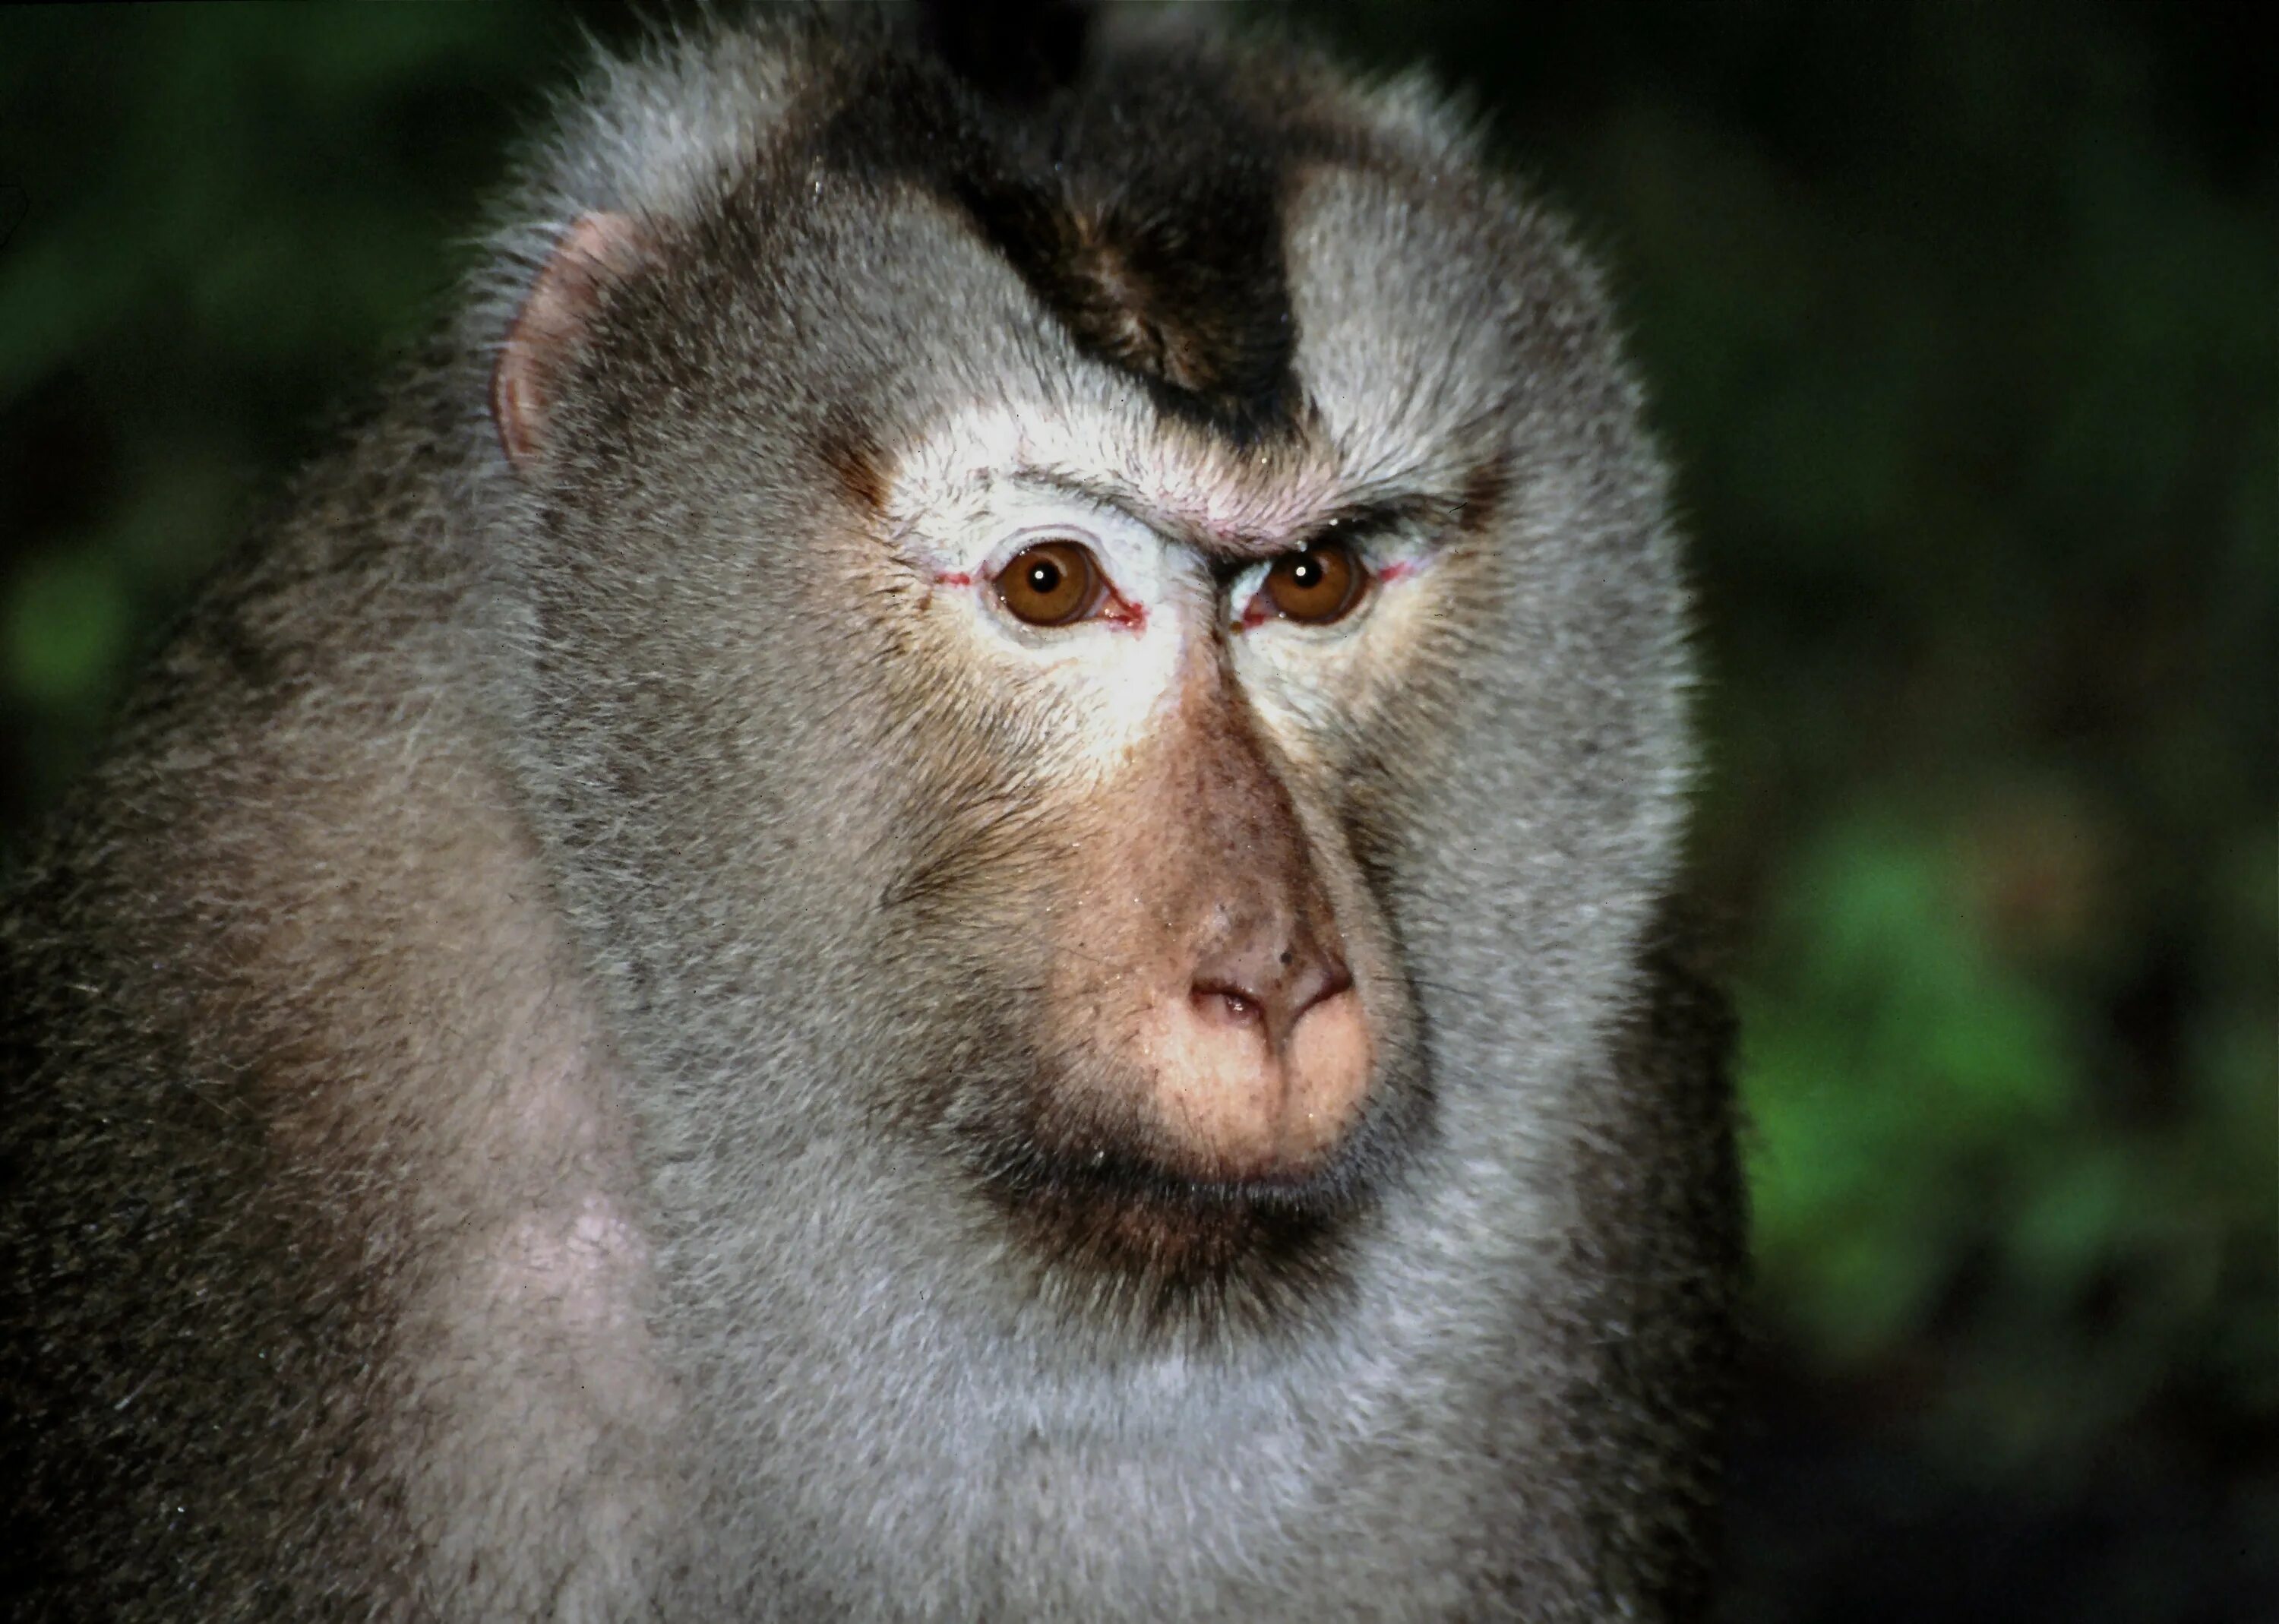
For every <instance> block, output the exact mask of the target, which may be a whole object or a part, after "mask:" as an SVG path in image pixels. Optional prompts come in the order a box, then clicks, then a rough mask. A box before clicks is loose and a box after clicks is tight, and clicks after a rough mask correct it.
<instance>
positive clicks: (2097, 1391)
mask: <svg viewBox="0 0 2279 1624" xmlns="http://www.w3.org/2000/svg"><path fill="white" fill-rule="evenodd" d="M1291 11H1292V12H1293V15H1294V16H1295V17H1296V18H1297V19H1298V20H1299V21H1300V23H1301V26H1303V27H1307V28H1308V29H1311V30H1313V31H1316V33H1318V34H1320V35H1321V36H1323V37H1324V38H1325V39H1326V40H1328V41H1329V42H1331V43H1332V44H1333V45H1334V46H1335V47H1336V48H1337V49H1339V50H1340V51H1342V52H1343V53H1344V54H1345V55H1346V56H1347V57H1349V58H1351V59H1353V60H1354V61H1356V62H1358V63H1361V64H1363V65H1370V66H1372V67H1377V68H1381V69H1384V70H1386V71H1390V70H1392V69H1394V68H1397V67H1400V66H1403V65H1408V64H1411V63H1418V62H1422V63H1425V64H1428V65H1431V67H1432V68H1433V69H1434V70H1435V71H1436V72H1437V73H1438V74H1439V76H1440V77H1441V78H1442V79H1443V80H1445V81H1446V82H1448V83H1450V84H1453V85H1454V86H1456V87H1459V88H1461V89H1462V90H1463V91H1464V92H1465V93H1466V94H1468V95H1469V96H1470V97H1471V98H1472V101H1473V103H1474V104H1475V105H1476V107H1477V110H1478V111H1479V114H1480V116H1481V117H1482V119H1483V120H1484V121H1485V125H1486V126H1487V128H1488V129H1489V131H1490V132H1491V138H1492V142H1493V143H1494V144H1495V146H1496V147H1497V148H1498V149H1500V151H1501V152H1502V153H1504V154H1505V155H1506V157H1508V161H1509V162H1510V163H1511V164H1512V165H1515V167H1516V168H1517V170H1518V171H1519V172H1521V173H1522V174H1523V176H1525V177H1527V178H1528V179H1529V180H1531V182H1532V184H1534V185H1535V186H1536V187H1537V188H1539V189H1540V190H1541V191H1542V192H1544V193H1545V194H1546V195H1549V196H1551V197H1552V198H1554V199H1555V200H1556V201H1558V202H1559V203H1562V205H1564V206H1565V207H1566V208H1568V209H1569V211H1571V212H1572V213H1573V214H1574V215H1575V216H1576V217H1577V218H1579V219H1580V220H1581V221H1582V222H1583V223H1584V226H1585V233H1586V235H1587V236H1588V237H1589V238H1590V239H1591V240H1592V241H1594V242H1595V243H1596V244H1597V245H1599V247H1600V249H1602V250H1603V252H1604V254H1605V256H1606V257H1607V258H1608V261H1609V262H1610V263H1611V264H1613V265H1614V266H1615V272H1616V281H1617V286H1618V287H1619V289H1620V292H1621V296H1622V301H1623V309H1624V311H1625V315H1626V318H1627V319H1628V321H1629V323H1630V325H1631V329H1632V331H1633V333H1634V334H1635V341H1636V349H1637V353H1638V356H1639V358H1640V360H1641V363H1642V365H1643V368H1644V371H1645V372H1646V374H1647V376H1648V377H1649V379H1651V381H1652V385H1653V389H1654V417H1655V420H1656V423H1657V425H1658V426H1659V429H1660V431H1661V433H1662V435H1663V436H1664V438H1665V440H1666V441H1667V443H1668V444H1669V447H1670V448H1671V450H1672V451H1673V453H1674V455H1675V456H1676V457H1677V461H1678V463H1679V464H1680V465H1681V468H1682V470H1683V474H1682V478H1681V481H1680V487H1681V491H1682V494H1683V499H1684V508H1685V515H1686V521H1687V525H1688V528H1689V529H1690V531H1691V532H1692V535H1693V537H1694V539H1695V542H1696V552H1695V558H1696V568H1697V571H1698V574H1699V579H1700V588H1701V597H1702V603H1703V608H1702V613H1701V624H1702V633H1701V641H1702V646H1703V650H1704V654H1705V656H1706V659H1707V666H1708V669H1709V671H1710V674H1711V675H1710V681H1709V683H1708V686H1707V690H1706V693H1705V696H1704V700H1705V707H1706V720H1707V726H1708V730H1709V732H1710V735H1711V737H1712V740H1713V752H1714V758H1715V772H1714V775H1713V776H1712V777H1711V778H1710V779H1709V780H1708V782H1707V785H1706V786H1705V788H1704V790H1703V793H1702V796H1701V818H1700V837H1699V840H1698V844H1697V855H1698V864H1697V866H1698V869H1699V874H1700V887H1701V890H1702V891H1703V892H1704V894H1705V895H1706V897H1707V899H1708V900H1709V903H1710V905H1711V908H1712V911H1713V913H1714V915H1715V917H1716V918H1718V919H1719V920H1720V921H1722V922H1723V928H1724V934H1725V937H1726V939H1727V941H1728V943H1729V959H1730V971H1731V977H1732V981H1733V984H1734V985H1735V986H1736V988H1737V989H1738V997H1739V1001H1740V1006H1741V1010H1742V1014H1743V1019H1744V1032H1745V1038H1744V1048H1743V1053H1742V1057H1741V1061H1742V1063H1741V1078H1740V1081H1741V1087H1742V1091H1743V1096H1744V1099H1745V1102H1746V1108H1747V1110H1748V1113H1749V1116H1750V1122H1751V1126H1750V1130H1749V1137H1748V1153H1749V1160H1750V1168H1751V1175H1752V1185H1753V1192H1754V1199H1755V1204H1756V1214H1757V1235H1758V1243H1759V1244H1758V1251H1759V1256H1760V1273H1759V1278H1758V1280H1757V1283H1756V1302H1757V1306H1758V1313H1757V1315H1756V1324H1757V1333H1756V1339H1755V1344H1754V1346H1753V1352H1752V1355H1751V1360H1750V1374H1749V1379H1748V1387H1747V1395H1746V1405H1745V1407H1744V1413H1743V1416H1742V1421H1741V1426H1740V1433H1739V1437H1738V1457H1737V1459H1736V1463H1735V1467H1734V1481H1733V1507H1732V1517H1731V1522H1732V1527H1731V1532H1730V1546H1731V1551H1730V1566H1731V1569H1732V1575H1733V1584H1732V1596H1731V1601H1730V1609H1729V1613H1730V1618H1731V1619H1732V1620H1749V1621H1752V1624H1758V1621H1761V1624H1776V1621H1777V1624H1786V1621H1791V1620H1795V1621H1803V1620H1829V1621H1831V1624H1833V1621H1837V1620H1844V1621H1847V1624H1858V1621H1866V1624H1873V1621H1875V1620H1902V1619H1905V1620H1925V1619H1938V1620H2115V1621H2122V1620H2125V1621H2129V1624H2136V1621H2139V1620H2142V1621H2145V1624H2152V1621H2160V1624H2201V1621H2205V1624H2249V1621H2251V1620H2279V127H2275V124H2274V121H2273V119H2272V118H2271V115H2270V113H2269V112H2268V111H2267V107H2268V105H2269V104H2270V103H2269V97H2270V93H2271V89H2272V87H2273V85H2274V84H2275V83H2279V74H2275V72H2274V68H2275V61H2274V58H2273V57H2271V56H2270V55H2269V54H2268V53H2267V51H2266V50H2263V49H2262V48H2261V42H2260V35H2259V34H2258V33H2257V32H2256V30H2255V27H2254V25H2253V23H2252V15H2251V11H2250V10H2249V8H2247V7H2246V6H2244V5H2241V6H2237V7H2232V8H2220V7H2214V6H2196V5H2186V4H2137V5H2129V4H2113V3H2105V4H2091V3H2087V0H2084V3H2082V4H2057V3H2055V0H1975V3H1968V4H1966V3H1964V0H1907V3H1898V0H1895V3H1891V4H1874V5H1868V4H1860V5H1851V4H1789V3H1786V0H1732V3H1729V4H1684V3H1680V0H1666V3H1662V4H1649V3H1645V0H1626V3H1623V4H1597V5H1591V6H1560V5H1549V4H1544V5H1527V4H1507V3H1495V4H1491V3H1488V0H1477V3H1474V4H1464V3H1460V0H1448V3H1446V4H1434V5H1417V4H1396V3H1393V0H1339V3H1334V4H1320V5H1314V6H1299V7H1293V8H1291ZM579 27H589V28H591V29H592V30H593V31H594V32H595V33H596V34H599V35H600V36H601V37H602V38H604V39H612V40H614V39H623V38H625V37H626V36H627V35H628V34H630V33H631V32H632V28H633V24H632V22H631V20H630V19H628V18H627V17H625V15H624V14H622V13H621V12H618V11H615V10H613V9H611V8H608V7H604V6H601V5H596V4H588V5H585V6H582V7H574V8H572V9H569V10H562V9H557V8H553V7H545V6H540V5H536V4H499V5H494V6H489V7H485V8H482V9H475V8H472V7H468V8H461V7H424V6H423V7H393V6H390V7H375V8H363V9H355V10H349V9H342V8H333V7H323V8H311V9H305V10H304V9H288V8H285V7H280V6H254V7H233V8H191V9H183V10H173V9H167V10H128V11H105V10H101V9H96V8H58V9H54V10H49V11H9V12H6V13H4V14H0V852H4V851H5V850H7V849H10V848H20V846H21V843H22V841H23V840H24V839H26V838H27V835H28V832H29V831H31V829H32V828H33V827H34V826H35V823H36V820H37V819H38V817H39V816H40V815H41V814H42V811H43V809H44V808H48V807H49V806H50V805H51V804H52V802H53V801H54V799H55V797H56V795H57V793H58V788H59V786H61V785H64V784H65V782H67V781H68V779H69V778H70V777H71V776H72V774H73V771H74V770H75V769H76V768H77V767H78V766H79V765H80V764H81V763H82V762H84V760H85V759H86V757H87V755H88V750H89V748H90V747H91V746H92V744H93V743H94V742H95V740H96V739H97V738H98V737H99V734H100V730H101V727H102V724H103V720H104V715H105V712H106V710H107V709H108V708H109V707H110V706H111V704H112V703H113V702H114V701H115V700H116V698H117V696H118V694H119V691H120V686H121V684H122V682H123V681H124V680H125V679H126V678H127V675H128V674H129V673H130V672H131V670H133V668H134V663H135V661H136V659H137V658H138V656H139V655H142V653H143V652H145V651H147V649H148V648H149V647H150V644H151V642H152V640H153V639H154V638H155V637H157V635H159V633H160V632H162V631H163V628H164V625H165V622H166V619H167V617H168V616H169V615H170V614H171V613H173V612H175V611H176V610H178V609H179V608H180V605H181V604H182V602H183V601H184V600H185V597H186V594H188V591H189V590H190V588H191V586H192V585H193V584H194V583H195V581H196V578H197V577H198V576H199V575H200V574H201V572H202V571H203V570H204V569H205V568H206V567H207V566H208V565H209V564H210V563H211V562H212V561H213V560H214V559H215V557H216V556H217V555H219V553H220V551H221V550H222V549H224V548H226V547H228V546H229V545H230V544H231V543H232V541H233V540H234V538H235V537H237V536H238V535H239V534H240V533H241V532H242V530H243V529H244V527H245V525H246V524H247V522H248V519H249V517H250V516H252V515H253V514H255V513H257V511H258V509H259V507H260V504H261V503H262V502H263V501H265V499H268V498H271V497H273V496H274V494H275V493H276V492H277V490H278V488H279V486H280V481H281V480H282V479H283V478H284V476H285V474H286V473H287V472H288V471H289V470H290V469H291V468H292V467H293V466H294V465H295V463H298V462H299V461H301V460H303V458H305V457H307V456H310V455H311V454H312V453H313V452H315V451H317V450H318V449H321V448H323V446H324V445H325V444H326V441H327V440H328V439H329V438H330V437H332V436H333V435H334V434H335V433H337V432H338V425H340V424H341V423H342V422H343V421H346V420H350V419H352V417H353V416H354V414H355V413H356V411H357V410H358V409H359V407H360V406H361V405H362V404H363V403H364V402H368V401H369V399H370V398H371V396H372V392H373V391H374V389H375V388H377V387H379V384H380V380H382V379H384V378H385V376H386V372H387V368H388V362H389V358H390V356H392V355H393V354H395V352H397V351H399V350H401V349H403V347H404V346H406V345H407V344H408V343H410V342H411V341H412V340H413V339H414V338H415V337H416V336H417V335H418V333H420V332H421V331H422V329H423V328H424V327H425V326H426V325H427V324H428V323H429V322H430V321H431V320H433V319H434V316H435V314H436V312H437V311H438V310H440V308H441V305H442V303H444V302H445V301H446V300H447V299H448V297H449V289H450V287H451V285H452V280H453V278H454V277H455V276H456V275H457V273H458V272H460V271H461V270H462V269H464V265H465V264H466V261H467V255H468V249H467V235H468V234H469V233H471V231H472V227H473V224H474V221H475V219H476V216H477V209H478V207H479V203H480V198H481V196H482V195H483V193H484V191H485V189H486V188H487V187H488V186H490V185H491V184H493V183H494V182H495V180H496V179H497V178H498V176H499V174H500V173H501V171H502V167H503V157H504V153H505V150H506V144H507V142H508V140H509V138H510V136H511V135H512V134H513V133H514V132H515V131H517V130H518V129H519V128H522V127H524V126H526V125H527V124H528V123H529V122H530V120H531V119H532V118H533V115H535V114H536V113H537V112H538V111H539V110H540V109H541V106H542V104H543V103H542V89H543V88H544V87H546V86H548V85H549V84H556V83H559V82H561V81H562V80H563V79H564V76H565V74H566V73H568V72H570V71H571V70H572V67H573V66H574V64H575V62H576V60H577V56H578V50H579V42H578V30H579ZM0 861H4V858H0Z"/></svg>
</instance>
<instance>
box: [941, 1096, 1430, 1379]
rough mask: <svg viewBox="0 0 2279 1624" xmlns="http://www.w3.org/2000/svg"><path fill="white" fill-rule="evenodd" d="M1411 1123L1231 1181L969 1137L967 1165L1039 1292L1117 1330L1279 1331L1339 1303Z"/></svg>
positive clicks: (1031, 1137)
mask: <svg viewBox="0 0 2279 1624" xmlns="http://www.w3.org/2000/svg"><path fill="white" fill-rule="evenodd" d="M1409 1115H1412V1114H1410V1113H1408V1112H1405V1111H1401V1110H1398V1109H1393V1110H1385V1111H1380V1112H1375V1113H1371V1114H1370V1115H1368V1116H1367V1117H1365V1118H1364V1120H1363V1121H1362V1122H1360V1123H1358V1124H1356V1125H1355V1127H1354V1130H1353V1131H1351V1132H1349V1133H1347V1135H1346V1136H1345V1137H1344V1138H1343V1139H1342V1140H1341V1141H1340V1142H1339V1144H1338V1145H1336V1146H1335V1147H1334V1148H1333V1149H1332V1150H1331V1151H1330V1152H1329V1153H1325V1154H1324V1155H1323V1156H1322V1157H1320V1158H1318V1159H1316V1161H1313V1162H1312V1163H1310V1164H1309V1165H1308V1166H1305V1167H1303V1168H1287V1167H1279V1168H1273V1169H1272V1170H1269V1171H1262V1172H1249V1173H1235V1172H1229V1171H1224V1170H1219V1169H1210V1170H1201V1169H1197V1168H1193V1167H1189V1166H1184V1165H1182V1164H1181V1162H1180V1161H1179V1160H1178V1159H1177V1158H1176V1157H1171V1158H1166V1157H1163V1156H1160V1155H1157V1154H1154V1153H1151V1152H1150V1151H1149V1150H1147V1149H1143V1148H1140V1147H1139V1146H1138V1145H1119V1146H1116V1147H1115V1148H1109V1147H1108V1146H1105V1145H1097V1144H1095V1145H1093V1146H1091V1147H1090V1148H1086V1147H1083V1146H1080V1145H1055V1144H1053V1143H1052V1142H1051V1139H1050V1137H1049V1136H1040V1135H1038V1134H1036V1133H1034V1132H1017V1133H1014V1134H1007V1135H1004V1136H1002V1137H997V1136H987V1137H984V1138H972V1139H970V1140H969V1142H968V1146H967V1149H968V1156H967V1161H968V1165H969V1167H970V1168H971V1169H972V1170H973V1172H974V1173H975V1174H976V1175H977V1176H978V1184H979V1186H980V1188H981V1189H982V1191H985V1192H986V1197H987V1199H988V1200H989V1201H990V1203H991V1204H992V1205H993V1206H994V1207H995V1209H996V1210H997V1211H998V1212H999V1214H1001V1218H1002V1219H1003V1221H1004V1222H1006V1223H1007V1224H1008V1225H1009V1227H1010V1229H1012V1231H1013V1233H1014V1235H1015V1236H1016V1237H1017V1239H1018V1240H1019V1242H1020V1243H1021V1244H1020V1245H1019V1247H1018V1249H1017V1255H1018V1257H1019V1258H1021V1259H1022V1260H1024V1261H1025V1263H1026V1264H1027V1265H1028V1266H1029V1267H1030V1268H1032V1269H1033V1270H1034V1271H1036V1275H1035V1279H1034V1281H1033V1284H1034V1286H1035V1287H1036V1289H1037V1291H1038V1292H1039V1294H1040V1295H1044V1296H1047V1297H1049V1298H1052V1299H1054V1300H1056V1301H1058V1302H1061V1303H1063V1304H1066V1305H1069V1306H1071V1307H1072V1308H1074V1309H1075V1310H1077V1311H1078V1312H1079V1313H1081V1314H1085V1315H1087V1316H1098V1315H1107V1316H1109V1317H1112V1318H1114V1319H1116V1321H1119V1322H1121V1323H1122V1324H1124V1326H1125V1327H1126V1328H1127V1329H1128V1328H1137V1329H1142V1330H1147V1331H1160V1332H1172V1331H1184V1332H1199V1333H1201V1334H1203V1335H1205V1336H1209V1335H1210V1334H1212V1333H1214V1332H1216V1331H1220V1330H1223V1329H1228V1328H1230V1327H1232V1325H1234V1324H1235V1323H1237V1322H1240V1323H1243V1324H1246V1325H1247V1326H1249V1327H1250V1328H1251V1329H1254V1330H1256V1329H1274V1328H1281V1329H1288V1328H1289V1327H1291V1326H1292V1325H1293V1324H1295V1323H1298V1322H1300V1321H1302V1320H1303V1319H1304V1317H1305V1316H1306V1315H1307V1314H1308V1313H1309V1312H1310V1311H1318V1310H1320V1309H1323V1308H1324V1307H1325V1306H1327V1305H1328V1304H1329V1303H1330V1302H1331V1301H1333V1300H1334V1299H1335V1298H1336V1297H1337V1296H1338V1295H1339V1293H1340V1292H1342V1291H1343V1290H1344V1288H1345V1284H1346V1282H1347V1273H1348V1270H1347V1255H1348V1253H1349V1252H1350V1251H1351V1248H1352V1246H1353V1244H1354V1241H1355V1239H1356V1238H1357V1237H1358V1236H1359V1234H1360V1233H1361V1231H1362V1229H1365V1228H1366V1226H1367V1225H1368V1224H1369V1222H1370V1221H1371V1219H1372V1216H1373V1214H1375V1212H1376V1210H1377V1202H1378V1197H1379V1194H1380V1191H1381V1190H1382V1187H1383V1185H1384V1184H1385V1181H1386V1179H1387V1178H1388V1177H1390V1176H1393V1175H1394V1173H1395V1171H1396V1168H1397V1163H1398V1161H1399V1160H1400V1154H1399V1153H1400V1145H1402V1144H1403V1143H1404V1142H1405V1141H1406V1140H1407V1138H1408V1131H1407V1130H1408V1127H1409V1126H1410V1123H1409V1122H1408V1120H1407V1118H1408V1116H1409Z"/></svg>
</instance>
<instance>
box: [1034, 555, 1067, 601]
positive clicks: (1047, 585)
mask: <svg viewBox="0 0 2279 1624" xmlns="http://www.w3.org/2000/svg"><path fill="white" fill-rule="evenodd" d="M1060 584H1061V570H1060V566H1059V565H1058V564H1056V563H1053V561H1052V560H1051V559H1049V558H1040V559H1039V560H1037V562H1036V563H1032V564H1031V565H1030V566H1029V590H1030V591H1031V592H1035V593H1048V592H1050V591H1052V589H1053V588H1054V587H1055V586H1059V585H1060Z"/></svg>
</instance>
